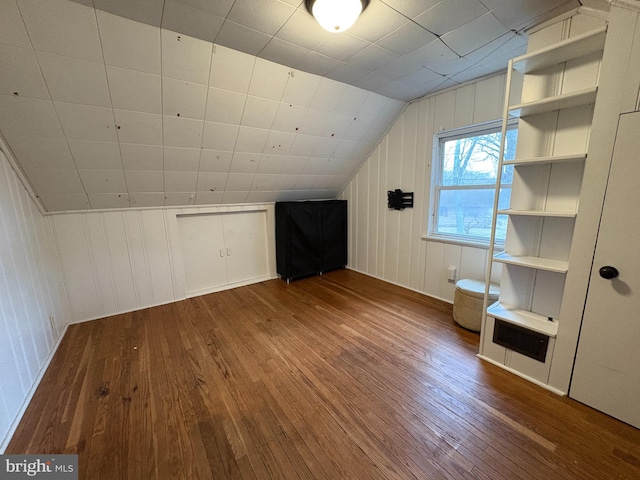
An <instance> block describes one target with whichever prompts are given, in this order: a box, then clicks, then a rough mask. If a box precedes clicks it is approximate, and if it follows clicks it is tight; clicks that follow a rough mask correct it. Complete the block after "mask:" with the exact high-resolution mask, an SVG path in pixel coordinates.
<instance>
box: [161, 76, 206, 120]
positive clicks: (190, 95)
mask: <svg viewBox="0 0 640 480" xmlns="http://www.w3.org/2000/svg"><path fill="white" fill-rule="evenodd" d="M207 90H208V88H207V87H206V86H205V85H198V84H196V83H189V82H185V81H184V80H174V79H173V78H165V79H164V80H163V81H162V100H163V104H162V105H163V110H164V114H165V115H174V116H177V117H180V118H193V119H196V120H204V112H205V108H206V105H207Z"/></svg>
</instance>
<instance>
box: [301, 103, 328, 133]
mask: <svg viewBox="0 0 640 480" xmlns="http://www.w3.org/2000/svg"><path fill="white" fill-rule="evenodd" d="M330 121H331V113H330V112H325V111H322V110H316V109H314V108H309V109H308V110H307V114H306V115H305V117H304V120H303V121H302V125H300V133H301V134H304V135H315V136H319V135H322V133H323V132H324V130H325V128H326V125H327V123H329V122H330Z"/></svg>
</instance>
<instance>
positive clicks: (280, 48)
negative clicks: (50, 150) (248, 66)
mask: <svg viewBox="0 0 640 480" xmlns="http://www.w3.org/2000/svg"><path fill="white" fill-rule="evenodd" d="M310 51H311V50H309V49H307V48H304V47H301V46H299V45H295V44H293V43H289V42H287V41H285V40H282V39H280V38H277V37H272V38H271V39H269V43H267V45H266V46H265V47H264V48H263V49H262V50H260V53H259V54H258V55H259V56H260V58H264V59H265V60H269V61H271V62H275V63H279V64H280V65H286V66H288V67H295V66H296V65H297V64H298V62H300V61H302V59H303V58H304V57H306V56H307V55H309V52H310Z"/></svg>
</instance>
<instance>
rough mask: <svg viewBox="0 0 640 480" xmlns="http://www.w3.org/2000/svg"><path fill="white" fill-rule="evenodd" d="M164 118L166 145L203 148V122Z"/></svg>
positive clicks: (189, 119)
mask: <svg viewBox="0 0 640 480" xmlns="http://www.w3.org/2000/svg"><path fill="white" fill-rule="evenodd" d="M162 118H163V120H162V121H163V138H164V145H165V146H169V147H187V148H200V147H201V146H202V130H203V128H204V121H203V120H194V119H191V118H182V117H180V118H178V117H169V116H167V115H165V116H164V117H162Z"/></svg>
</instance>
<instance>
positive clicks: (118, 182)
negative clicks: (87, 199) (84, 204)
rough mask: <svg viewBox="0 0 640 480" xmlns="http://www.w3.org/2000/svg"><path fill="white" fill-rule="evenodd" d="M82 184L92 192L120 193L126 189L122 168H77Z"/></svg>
mask: <svg viewBox="0 0 640 480" xmlns="http://www.w3.org/2000/svg"><path fill="white" fill-rule="evenodd" d="M78 172H80V179H81V180H82V185H84V188H85V190H86V191H87V193H88V194H89V195H91V194H92V193H122V192H126V191H127V184H126V182H125V180H124V170H122V169H119V170H78Z"/></svg>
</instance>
